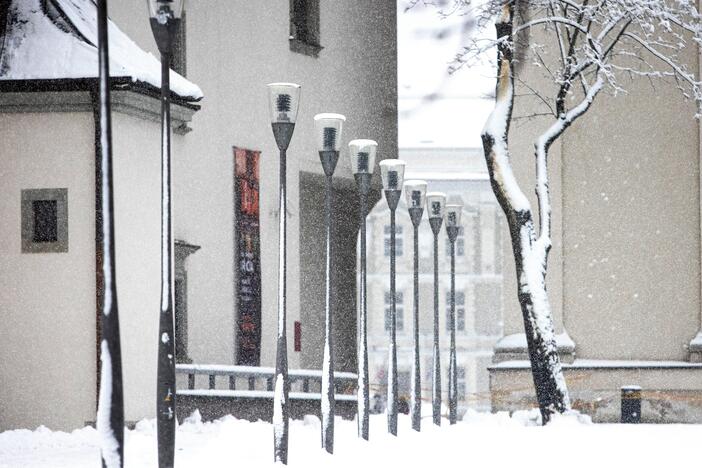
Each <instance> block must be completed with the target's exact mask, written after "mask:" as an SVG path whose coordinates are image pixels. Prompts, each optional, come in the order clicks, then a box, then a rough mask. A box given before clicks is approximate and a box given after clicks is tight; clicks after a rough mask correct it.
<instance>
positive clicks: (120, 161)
mask: <svg viewBox="0 0 702 468" xmlns="http://www.w3.org/2000/svg"><path fill="white" fill-rule="evenodd" d="M112 120H113V131H112V132H113V133H112V144H113V161H114V162H113V164H114V187H115V193H114V197H115V198H114V203H115V249H116V255H117V257H116V265H117V298H118V304H119V314H120V333H121V340H122V366H123V369H122V372H123V379H124V382H123V383H124V407H125V420H127V421H138V420H140V419H142V418H143V417H145V416H147V415H152V414H155V412H156V399H155V398H154V395H155V394H156V378H155V376H156V362H157V352H158V339H159V334H158V322H159V317H160V310H161V305H160V301H161V150H160V139H159V138H154V135H158V134H159V131H160V124H159V123H157V122H147V121H144V120H141V119H136V118H134V117H131V116H126V115H124V114H119V113H113V114H112ZM182 139H183V138H182V137H181V136H178V135H174V137H173V157H174V159H177V158H178V155H179V149H180V147H181V144H182ZM175 203H177V198H176V199H175V200H174V204H175ZM176 233H177V230H176ZM176 237H177V234H176ZM193 322H194V323H195V324H197V323H198V322H197V317H194V320H193ZM216 333H217V331H216V330H213V331H212V336H216Z"/></svg>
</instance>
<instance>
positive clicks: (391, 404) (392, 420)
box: [388, 207, 397, 436]
mask: <svg viewBox="0 0 702 468" xmlns="http://www.w3.org/2000/svg"><path fill="white" fill-rule="evenodd" d="M395 289H396V286H395V208H394V207H391V208H390V296H391V297H392V302H391V306H390V356H389V362H388V365H389V369H388V379H389V380H388V432H389V433H390V434H392V435H395V436H396V435H397V336H396V327H397V315H396V314H397V308H396V307H397V292H396V291H395Z"/></svg>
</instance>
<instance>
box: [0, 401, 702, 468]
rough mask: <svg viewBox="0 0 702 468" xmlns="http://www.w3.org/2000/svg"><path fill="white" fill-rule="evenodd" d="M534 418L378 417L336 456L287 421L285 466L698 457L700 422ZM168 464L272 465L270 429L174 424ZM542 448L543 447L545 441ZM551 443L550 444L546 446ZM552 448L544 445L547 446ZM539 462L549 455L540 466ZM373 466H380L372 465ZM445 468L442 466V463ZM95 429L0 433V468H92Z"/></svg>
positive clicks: (148, 434)
mask: <svg viewBox="0 0 702 468" xmlns="http://www.w3.org/2000/svg"><path fill="white" fill-rule="evenodd" d="M534 416H535V413H534V412H531V413H527V412H523V413H517V414H515V415H514V416H513V417H509V416H508V415H507V414H504V413H502V414H483V413H468V414H467V415H466V417H465V418H464V420H463V421H462V422H460V423H458V424H457V425H455V426H449V425H448V422H447V421H444V425H443V426H442V427H441V428H436V427H434V426H433V425H431V424H430V422H431V421H430V419H424V420H423V431H422V432H421V433H416V432H414V431H412V430H411V429H410V420H409V417H408V416H404V415H400V421H399V436H398V437H397V438H395V437H392V436H389V435H387V433H386V431H385V421H386V419H385V415H376V416H371V441H370V442H363V441H360V440H358V439H357V438H356V423H355V421H342V420H337V422H336V444H335V454H334V455H328V454H326V453H325V452H324V451H323V450H322V449H321V448H320V428H319V427H320V423H319V419H317V418H316V417H308V418H307V419H306V420H305V421H292V422H291V427H290V457H289V462H290V465H289V466H291V467H308V468H309V467H331V466H333V467H347V466H348V467H359V466H361V467H367V468H371V467H375V466H399V467H415V466H416V467H426V468H429V467H432V466H442V464H446V465H444V466H454V465H455V466H459V465H460V466H470V467H513V466H514V467H519V468H528V467H539V468H541V467H543V466H564V467H565V466H568V467H569V468H572V467H599V466H635V467H637V468H641V467H662V466H684V464H685V465H686V464H696V463H697V462H698V461H699V457H700V455H699V441H700V440H702V425H646V424H642V425H626V426H625V425H615V424H611V425H610V424H607V425H604V424H598V425H595V424H589V423H588V422H587V420H584V419H583V418H582V417H580V418H577V417H560V418H557V419H556V420H555V421H554V422H553V423H552V424H551V425H549V426H548V427H540V426H536V425H535V424H534V421H533V419H532V418H533V417H534ZM155 435H156V431H155V423H154V421H153V420H145V421H141V422H140V423H138V424H137V427H136V428H135V430H132V431H128V432H127V435H126V441H127V442H126V455H125V462H126V463H125V466H126V467H128V468H142V467H155V466H156V439H155ZM177 437H178V439H177V450H176V466H178V467H179V468H180V467H208V468H214V467H225V466H226V467H231V466H246V467H267V466H273V462H272V450H273V449H272V443H273V430H272V428H271V425H270V424H268V423H264V422H257V423H250V422H246V421H240V420H237V419H234V418H233V417H225V418H223V419H220V420H218V421H215V422H212V423H203V422H201V421H200V420H199V418H198V417H197V416H195V417H192V416H191V417H190V418H189V419H188V420H186V421H184V422H183V424H181V425H180V427H179V428H178V435H177ZM544 444H546V445H544ZM551 444H552V445H551ZM549 445H551V448H548V446H549ZM546 457H553V458H552V460H551V462H550V463H544V462H545V458H546ZM379 462H382V463H383V464H382V465H379ZM449 463H450V464H451V465H448V464H449ZM99 466H100V462H99V451H98V447H97V433H96V432H95V430H94V429H92V428H90V427H87V428H83V429H79V430H76V431H74V432H72V433H70V434H69V433H64V432H52V431H49V430H48V429H46V428H39V429H37V430H35V431H28V430H18V431H8V432H4V433H0V467H3V468H5V467H13V468H18V467H22V468H36V467H52V468H68V467H71V468H84V467H85V468H87V467H91V468H93V467H99Z"/></svg>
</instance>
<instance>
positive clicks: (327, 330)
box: [314, 114, 346, 453]
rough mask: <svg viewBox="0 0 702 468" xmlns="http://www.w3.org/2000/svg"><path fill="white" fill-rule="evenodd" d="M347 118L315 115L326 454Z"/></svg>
mask: <svg viewBox="0 0 702 468" xmlns="http://www.w3.org/2000/svg"><path fill="white" fill-rule="evenodd" d="M345 120H346V117H344V116H343V115H340V114H317V115H315V116H314V124H315V131H316V133H317V147H318V149H319V159H320V161H321V162H322V168H323V169H324V175H325V178H326V184H325V198H324V228H325V240H326V249H325V250H326V252H325V256H326V259H325V260H326V261H325V270H326V271H325V273H326V281H325V284H324V356H323V360H322V402H321V403H322V407H321V414H322V447H324V450H326V451H327V452H328V453H334V407H335V400H334V348H333V346H334V343H333V340H332V323H333V317H334V310H333V304H334V297H333V290H332V286H333V285H332V281H333V265H332V257H333V252H332V250H333V249H332V208H333V206H332V205H333V203H332V202H333V201H332V188H333V185H332V183H333V176H334V170H335V169H336V163H337V162H338V161H339V147H340V144H341V134H342V129H343V123H344V121H345Z"/></svg>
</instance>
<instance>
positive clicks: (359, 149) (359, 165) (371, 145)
mask: <svg viewBox="0 0 702 468" xmlns="http://www.w3.org/2000/svg"><path fill="white" fill-rule="evenodd" d="M377 149H378V143H376V142H375V141H374V140H351V141H350V142H349V157H350V158H351V172H353V173H354V174H372V173H373V169H374V168H375V152H376V150H377Z"/></svg>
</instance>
